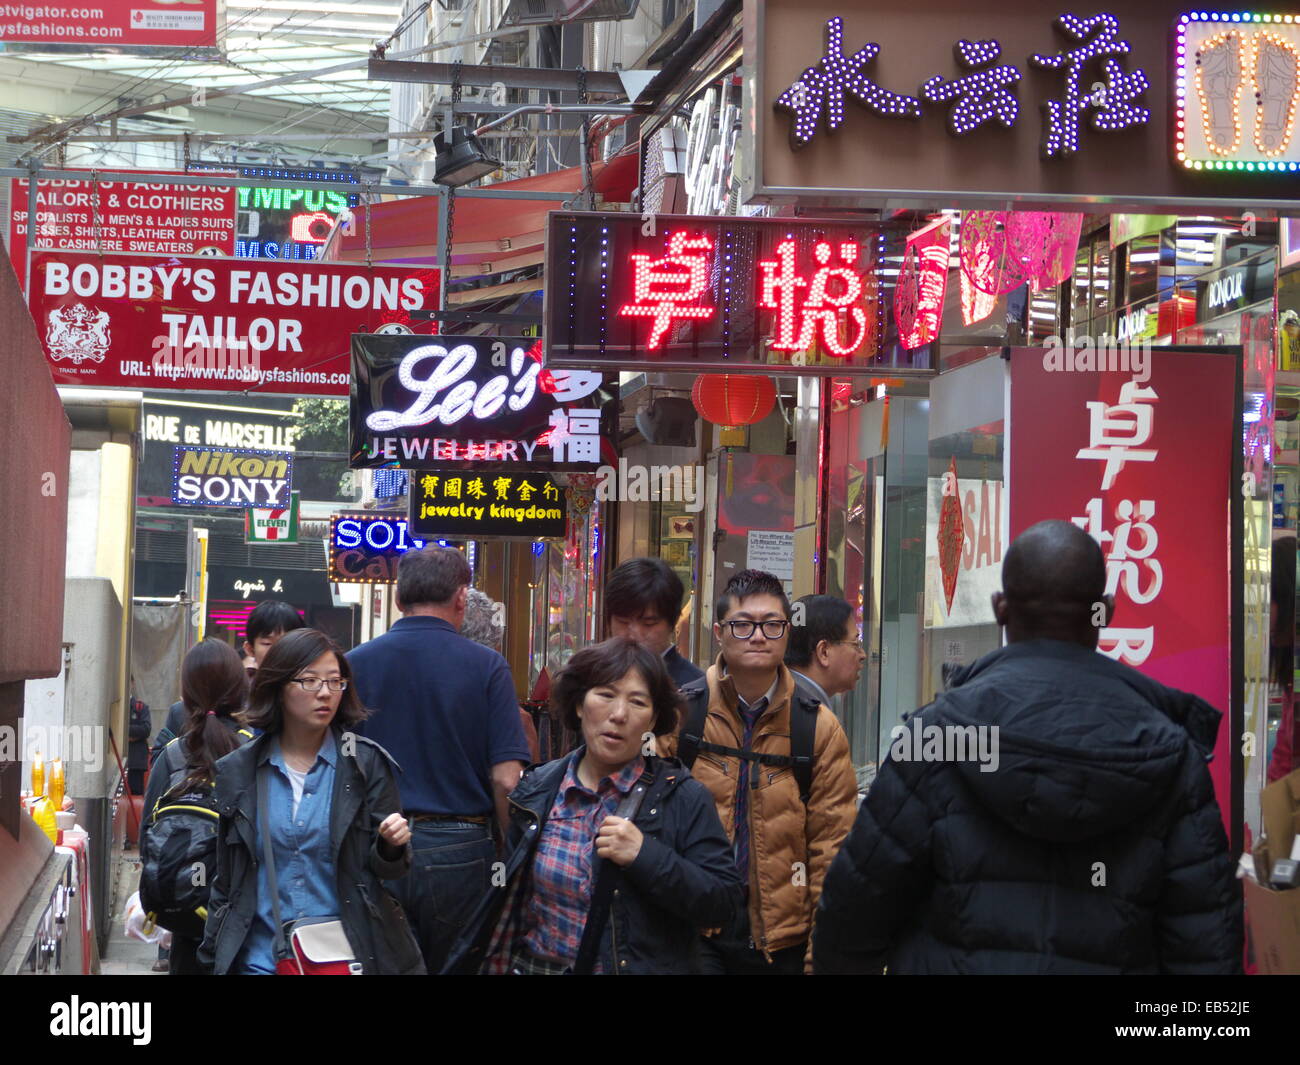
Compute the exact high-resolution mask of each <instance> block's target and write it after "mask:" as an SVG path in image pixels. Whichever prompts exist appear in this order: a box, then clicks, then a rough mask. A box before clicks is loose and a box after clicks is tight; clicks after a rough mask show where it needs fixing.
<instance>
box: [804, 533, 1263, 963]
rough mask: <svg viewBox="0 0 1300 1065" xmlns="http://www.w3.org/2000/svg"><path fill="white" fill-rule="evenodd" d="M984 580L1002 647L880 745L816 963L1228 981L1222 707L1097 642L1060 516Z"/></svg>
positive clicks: (833, 880)
mask: <svg viewBox="0 0 1300 1065" xmlns="http://www.w3.org/2000/svg"><path fill="white" fill-rule="evenodd" d="M1002 582H1003V587H1004V591H1003V592H1001V593H998V594H997V595H995V596H994V597H993V608H994V613H995V615H996V617H997V621H998V624H999V625H1001V626H1003V627H1004V628H1005V629H1006V632H1007V646H1005V647H1003V648H1002V649H1001V650H998V651H994V652H993V653H992V654H989V655H986V656H985V657H984V658H982V659H980V660H979V661H978V662H976V663H975V664H974V665H972V666H970V667H968V668H966V669H964V670H959V671H957V672H956V674H955V675H954V676H953V677H952V679H951V681H950V688H949V690H948V691H947V692H945V693H944V694H943V695H941V696H939V697H938V698H937V699H936V700H935V701H934V702H933V703H932V704H931V705H930V706H928V707H926V708H925V709H924V710H922V711H921V712H919V713H918V714H916V715H913V718H912V720H911V722H910V723H909V725H908V726H905V727H902V726H900V728H899V729H896V730H895V734H894V736H893V737H892V738H891V739H892V743H891V756H890V758H889V760H888V761H886V762H884V764H883V765H882V767H881V770H880V774H879V776H878V777H877V779H876V781H875V783H874V784H873V785H872V788H871V791H870V793H869V794H868V796H867V799H866V801H865V803H864V804H863V806H862V808H861V809H860V810H859V812H858V818H857V821H856V823H855V825H854V827H853V830H852V832H851V833H850V834H849V837H848V839H847V840H846V841H845V843H844V847H843V848H842V849H841V851H840V852H839V854H838V855H837V856H836V858H835V861H834V862H833V863H832V865H831V868H830V871H829V872H828V873H827V876H826V884H825V889H824V890H823V893H822V897H821V903H820V907H819V911H818V914H817V921H816V926H815V931H814V936H813V963H814V967H815V971H816V972H818V973H869V972H880V971H881V970H882V969H883V968H886V967H887V968H888V971H889V972H891V973H1239V972H1240V971H1241V956H1242V916H1241V892H1240V890H1239V888H1238V885H1237V882H1236V878H1235V863H1234V862H1233V860H1232V857H1231V855H1230V854H1229V853H1228V841H1227V837H1226V835H1225V833H1224V830H1223V825H1222V821H1221V818H1220V814H1219V807H1218V804H1217V803H1216V801H1215V798H1214V790H1213V787H1212V785H1211V782H1210V775H1209V772H1208V770H1207V768H1206V761H1207V758H1208V754H1209V752H1210V751H1211V750H1212V749H1213V746H1214V739H1215V736H1216V733H1217V730H1218V727H1219V718H1220V716H1221V715H1220V714H1219V712H1218V711H1217V710H1215V709H1214V708H1213V707H1211V706H1210V705H1209V704H1208V703H1206V702H1205V701H1204V700H1202V699H1199V698H1198V697H1196V696H1194V695H1190V694H1188V693H1186V692H1180V691H1176V690H1174V689H1172V688H1167V687H1165V686H1164V685H1162V684H1159V683H1157V682H1156V681H1154V680H1151V679H1150V678H1148V677H1145V676H1143V675H1142V674H1140V673H1138V672H1137V671H1136V670H1134V669H1130V668H1129V667H1128V666H1125V665H1122V664H1120V663H1118V662H1114V661H1112V660H1110V659H1109V658H1106V657H1105V656H1103V655H1101V654H1099V653H1097V650H1096V647H1097V640H1098V635H1099V626H1098V625H1095V624H1094V623H1093V622H1094V620H1096V621H1099V622H1102V623H1103V624H1109V622H1110V618H1111V615H1112V613H1113V610H1114V601H1113V599H1112V598H1111V597H1110V596H1104V595H1103V592H1104V591H1105V584H1106V569H1105V561H1104V558H1103V556H1102V553H1101V550H1100V548H1099V547H1098V546H1097V544H1096V542H1095V541H1094V540H1093V539H1092V538H1091V537H1090V536H1088V535H1087V534H1086V533H1084V532H1083V531H1082V530H1080V529H1078V528H1076V527H1075V526H1074V525H1072V524H1070V523H1069V522H1059V521H1052V522H1041V523H1039V524H1038V525H1035V526H1033V527H1032V528H1030V529H1028V530H1026V531H1025V532H1024V533H1023V534H1022V535H1021V536H1019V537H1017V539H1016V541H1015V542H1014V543H1013V544H1012V545H1011V548H1010V550H1009V551H1008V552H1007V557H1006V559H1005V561H1004V563H1003V567H1002ZM1098 604H1104V610H1099V609H1097V607H1098ZM1103 614H1104V618H1103ZM914 730H919V732H920V734H919V735H915V734H914ZM963 748H964V753H963ZM977 753H978V757H975V755H976V754H977Z"/></svg>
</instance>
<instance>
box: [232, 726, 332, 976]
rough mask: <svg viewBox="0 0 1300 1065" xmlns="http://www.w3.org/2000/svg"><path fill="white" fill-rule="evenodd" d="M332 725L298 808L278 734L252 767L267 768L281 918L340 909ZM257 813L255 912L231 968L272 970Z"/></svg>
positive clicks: (268, 901) (267, 877)
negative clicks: (334, 839)
mask: <svg viewBox="0 0 1300 1065" xmlns="http://www.w3.org/2000/svg"><path fill="white" fill-rule="evenodd" d="M337 760H338V747H337V745H336V744H335V741H334V730H333V729H327V730H326V732H325V742H324V743H323V744H321V749H320V751H319V752H318V753H317V755H316V762H315V764H314V765H313V766H312V767H311V770H310V772H308V774H307V780H306V783H305V784H304V785H303V789H302V801H301V802H299V803H298V812H297V815H296V816H294V815H293V813H292V811H293V785H292V784H291V783H290V781H289V774H288V771H287V768H286V766H285V762H284V754H283V753H282V752H281V750H280V738H279V737H278V736H276V737H274V738H273V739H272V740H271V744H270V756H269V758H268V759H267V763H266V764H264V765H261V766H259V767H258V768H257V772H258V773H266V774H268V779H267V788H266V802H267V811H266V824H267V828H268V829H269V830H270V833H271V854H272V855H273V856H274V858H275V873H276V880H277V882H278V886H279V889H280V891H279V894H280V919H281V920H282V921H294V920H297V919H299V918H301V917H334V916H337V915H338V912H339V897H338V886H337V877H336V874H335V870H334V854H333V851H332V848H331V846H330V807H331V805H332V803H333V798H334V769H335V767H336V765H337V764H338V762H337ZM260 821H261V816H260V811H259V816H258V817H256V818H254V819H253V839H254V841H255V843H256V846H257V858H258V865H257V917H256V919H255V920H254V921H253V925H252V927H251V928H250V929H249V932H248V939H247V940H246V941H245V943H244V949H243V951H242V952H241V953H240V959H239V961H237V962H236V963H235V966H234V970H235V971H236V972H244V973H274V972H275V947H274V944H275V931H274V929H275V924H274V921H275V914H274V910H273V909H272V906H271V880H270V875H269V873H268V871H267V868H266V863H265V862H263V861H262V860H261V858H262V830H261V825H260V823H259V822H260Z"/></svg>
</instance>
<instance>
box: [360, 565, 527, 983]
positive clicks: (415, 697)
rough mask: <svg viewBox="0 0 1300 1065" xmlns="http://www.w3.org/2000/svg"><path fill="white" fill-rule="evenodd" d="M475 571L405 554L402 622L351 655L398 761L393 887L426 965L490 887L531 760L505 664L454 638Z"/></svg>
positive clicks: (439, 959) (442, 956) (375, 725)
mask: <svg viewBox="0 0 1300 1065" xmlns="http://www.w3.org/2000/svg"><path fill="white" fill-rule="evenodd" d="M471 577H472V574H471V573H470V568H469V563H468V562H466V560H465V556H464V555H462V554H461V553H460V552H459V551H454V550H451V549H450V548H441V547H428V548H425V549H424V550H421V551H408V552H407V553H406V554H405V555H403V556H402V560H401V562H400V563H399V565H398V569H397V608H398V609H399V610H400V611H401V612H402V615H403V616H402V618H401V619H400V620H399V621H397V622H396V623H394V625H393V627H392V628H391V629H390V630H389V631H388V632H386V633H384V635H382V636H378V637H376V638H375V639H373V640H371V641H370V642H369V643H366V644H362V645H361V646H360V647H358V648H356V649H355V650H353V651H351V652H350V653H349V654H348V662H349V663H350V664H351V666H352V672H353V678H354V680H353V683H354V684H355V685H356V689H357V694H358V695H359V696H360V697H361V701H362V702H363V703H364V704H365V706H366V708H367V709H368V710H370V712H371V715H372V716H371V717H370V718H369V719H368V720H367V721H366V722H365V723H364V725H362V727H361V730H360V731H361V732H363V733H364V734H365V735H366V736H368V737H369V738H370V739H372V740H374V741H375V742H376V743H378V744H380V745H381V746H382V747H384V748H385V749H386V750H387V751H388V752H389V753H390V754H392V756H393V757H394V758H396V759H397V761H398V762H399V764H400V765H401V767H402V773H401V775H400V776H399V777H398V786H399V788H400V789H401V794H402V810H403V812H404V813H405V814H406V817H407V818H408V820H410V822H411V833H412V837H413V838H412V840H411V845H412V847H413V848H414V851H415V855H414V862H413V863H412V866H411V872H410V875H408V876H407V877H405V878H404V879H402V880H398V881H394V882H393V883H391V884H389V887H390V888H391V889H392V890H393V893H394V894H395V895H396V896H397V898H398V899H399V901H400V902H401V903H402V907H403V909H405V911H406V915H407V917H408V919H409V920H410V922H411V926H412V928H413V929H414V931H415V934H416V937H417V938H418V939H419V941H420V949H421V951H422V952H423V954H424V963H425V966H426V967H427V968H428V971H429V972H431V973H436V972H438V971H439V970H440V969H441V968H442V966H443V964H444V962H445V961H446V955H447V952H448V951H449V950H450V949H451V946H452V944H453V943H454V942H455V941H456V937H457V936H458V935H459V934H460V931H461V928H462V926H463V925H464V924H465V923H466V922H467V921H468V920H469V918H470V917H471V916H472V914H473V911H474V907H475V906H476V905H477V903H478V902H479V900H480V899H481V898H482V897H483V895H484V894H485V893H486V892H487V891H488V889H489V887H490V886H491V866H492V861H493V859H494V857H495V849H494V846H493V842H492V833H491V827H492V826H491V822H492V818H493V817H494V816H495V817H496V819H497V821H498V823H499V824H501V825H503V826H504V825H505V824H507V813H506V796H507V795H509V794H510V792H511V791H512V790H513V789H514V786H515V785H516V784H517V783H518V782H519V774H520V772H521V770H522V769H523V766H524V764H526V763H527V762H528V743H527V741H526V740H525V739H524V733H523V729H522V727H521V726H520V723H519V701H518V699H517V697H516V695H515V685H514V681H513V679H512V678H511V676H510V667H509V666H508V665H506V660H505V659H504V658H502V657H501V656H500V655H499V654H497V652H496V651H493V650H491V649H490V648H487V647H483V646H481V645H480V644H477V643H474V642H473V641H471V640H467V639H465V637H463V636H461V635H460V626H461V623H462V622H463V621H464V619H465V603H466V598H467V594H468V589H469V583H470V580H471Z"/></svg>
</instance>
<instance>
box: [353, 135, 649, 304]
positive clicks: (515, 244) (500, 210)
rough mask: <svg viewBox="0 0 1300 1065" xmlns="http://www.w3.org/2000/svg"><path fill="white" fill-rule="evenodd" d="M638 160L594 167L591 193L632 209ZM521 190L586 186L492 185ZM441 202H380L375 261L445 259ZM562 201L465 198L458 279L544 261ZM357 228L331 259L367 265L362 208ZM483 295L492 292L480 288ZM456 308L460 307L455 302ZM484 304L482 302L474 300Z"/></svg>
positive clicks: (568, 181) (578, 177) (460, 211)
mask: <svg viewBox="0 0 1300 1065" xmlns="http://www.w3.org/2000/svg"><path fill="white" fill-rule="evenodd" d="M637 169H638V168H637V156H636V155H635V154H634V153H629V154H627V155H622V156H618V157H616V158H615V159H613V160H611V161H610V162H609V163H605V164H601V163H596V164H593V166H592V188H593V189H594V191H595V192H596V194H597V195H598V196H600V197H602V198H603V199H604V200H605V201H607V202H612V203H627V202H629V201H630V200H631V199H632V190H633V188H635V186H636V184H637V176H638V175H637ZM491 187H492V188H494V189H506V190H510V191H515V192H524V191H530V190H531V191H536V192H552V193H554V192H566V193H574V194H576V193H577V192H578V191H579V190H580V189H581V188H582V171H581V168H579V167H572V168H570V169H568V170H557V171H554V172H553V173H550V174H539V175H537V176H536V177H527V178H520V179H518V180H517V181H501V182H497V183H496V184H495V185H493V186H491ZM440 203H441V200H440V199H439V198H437V197H432V196H419V197H411V198H409V199H398V200H391V201H388V202H385V203H377V204H375V205H374V206H373V207H372V208H371V209H370V219H371V226H372V227H373V232H372V233H371V239H370V247H371V257H372V259H374V260H375V261H376V262H380V261H382V262H388V263H418V264H422V265H427V264H432V263H434V262H436V261H437V256H438V210H439V205H440ZM559 207H560V201H558V200H555V199H538V200H527V199H518V200H516V199H510V200H501V199H489V198H486V197H470V196H462V197H459V198H458V199H457V200H456V214H455V224H454V231H453V234H452V271H451V276H452V279H453V280H457V279H460V278H468V277H482V276H484V275H485V274H499V273H503V272H505V271H508V270H518V269H521V268H522V267H525V266H534V265H537V264H539V263H541V262H542V257H543V254H544V250H545V243H546V216H547V214H548V213H549V212H551V211H554V210H557V209H558V208H559ZM356 218H357V225H356V226H355V227H354V232H353V233H352V235H351V236H347V235H344V234H342V233H341V232H340V233H339V234H338V235H337V237H336V238H334V239H336V240H337V241H338V245H337V247H331V248H330V249H329V253H328V254H329V257H330V258H334V259H340V260H346V261H352V262H357V261H364V260H365V257H366V238H365V221H364V220H365V210H364V208H357V209H356ZM478 291H481V292H483V293H487V292H489V291H491V290H490V289H483V290H478ZM453 302H459V301H455V300H453ZM475 302H477V300H476V301H475Z"/></svg>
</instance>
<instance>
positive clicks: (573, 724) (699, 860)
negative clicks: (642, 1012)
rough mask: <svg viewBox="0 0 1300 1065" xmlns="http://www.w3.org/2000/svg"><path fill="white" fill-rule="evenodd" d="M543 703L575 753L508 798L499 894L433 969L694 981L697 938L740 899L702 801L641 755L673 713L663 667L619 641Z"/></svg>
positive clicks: (599, 648) (669, 765) (572, 662)
mask: <svg viewBox="0 0 1300 1065" xmlns="http://www.w3.org/2000/svg"><path fill="white" fill-rule="evenodd" d="M551 705H552V708H553V709H554V710H556V711H557V712H558V713H559V714H560V716H561V718H562V719H563V720H564V722H565V724H566V725H567V726H568V727H569V728H572V729H573V730H575V731H579V732H581V735H582V739H583V745H582V746H581V747H579V748H578V749H577V750H576V751H574V752H573V753H571V754H569V755H566V756H565V757H563V758H558V759H556V760H555V761H553V762H548V763H546V764H545V765H542V766H534V767H533V768H532V769H530V770H528V772H527V773H525V774H524V777H523V779H522V780H521V781H520V782H519V786H518V787H516V788H515V790H514V791H513V792H511V794H510V814H511V824H510V830H509V835H508V838H507V851H508V854H509V857H508V858H507V860H506V868H505V883H504V890H502V888H501V887H494V888H493V889H492V890H490V891H489V892H488V895H487V896H486V897H485V898H484V899H483V901H482V903H481V904H480V906H479V909H478V911H477V913H476V914H475V916H474V919H473V920H472V921H471V922H470V925H469V928H468V930H467V932H466V934H465V936H464V937H463V938H462V939H461V941H460V943H459V944H457V946H456V948H455V949H454V950H453V951H452V955H451V960H450V961H449V962H448V964H447V968H446V969H445V970H444V971H445V972H449V973H475V972H481V973H486V974H493V973H511V974H518V975H525V976H533V975H544V976H545V975H559V974H563V973H582V974H585V973H595V974H604V975H610V974H615V973H617V974H647V973H689V972H692V971H695V970H696V968H697V955H696V940H697V939H698V933H699V931H700V930H701V929H705V928H714V927H717V926H720V925H724V924H726V923H727V921H728V920H730V918H731V915H732V912H733V910H734V908H735V907H736V906H737V904H738V903H739V901H740V897H741V891H742V887H741V882H740V876H739V874H738V873H737V872H736V867H735V861H734V859H733V857H732V853H731V843H730V842H729V841H728V839H727V835H726V833H725V832H724V831H723V829H722V823H721V822H720V821H719V820H718V813H717V808H716V807H715V805H714V802H713V797H712V796H711V795H710V794H709V792H708V790H707V789H706V788H705V787H704V785H702V784H700V783H699V781H697V780H694V779H693V778H692V777H691V774H690V773H689V771H687V769H686V768H685V767H684V766H683V765H682V763H681V762H679V761H677V760H676V759H673V758H659V757H657V756H655V755H654V754H652V753H648V752H652V751H653V750H654V742H653V739H654V737H655V736H663V735H667V734H669V733H671V732H672V731H673V730H674V729H675V728H676V726H677V719H678V714H679V712H680V700H679V697H678V695H677V686H676V685H675V684H674V683H673V681H672V680H671V678H670V677H669V675H668V671H667V669H666V668H665V667H664V661H663V656H662V655H658V654H655V653H654V652H652V651H649V650H647V649H646V648H644V647H642V646H641V645H640V644H637V643H634V642H633V641H632V640H629V639H626V638H621V637H618V638H615V639H612V640H606V641H605V642H604V643H601V644H597V645H596V646H594V647H588V648H585V649H584V650H582V651H579V652H578V653H577V654H575V655H574V656H573V657H572V658H571V659H569V662H568V664H567V665H566V666H565V667H564V671H563V672H562V673H561V674H560V675H559V676H558V677H557V678H556V681H555V686H554V688H553V689H552V691H551Z"/></svg>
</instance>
